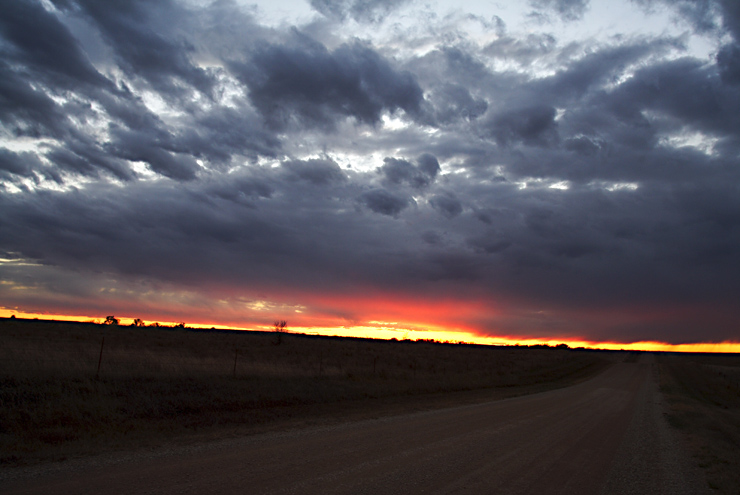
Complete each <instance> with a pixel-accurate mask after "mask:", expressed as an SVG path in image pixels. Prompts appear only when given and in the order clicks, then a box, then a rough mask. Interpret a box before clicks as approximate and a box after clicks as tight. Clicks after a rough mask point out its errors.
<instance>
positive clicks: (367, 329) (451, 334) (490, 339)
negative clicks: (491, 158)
mask: <svg viewBox="0 0 740 495" xmlns="http://www.w3.org/2000/svg"><path fill="white" fill-rule="evenodd" d="M11 316H15V317H16V318H24V319H39V320H54V321H74V322H96V323H102V321H103V320H104V319H105V317H90V316H80V315H76V316H72V315H52V314H43V313H24V312H19V311H11V310H7V309H0V318H10V317H11ZM119 320H120V325H122V326H123V325H131V324H132V323H133V320H134V318H132V317H125V316H124V317H120V318H119ZM155 322H156V323H158V324H159V325H163V326H173V325H176V324H178V323H180V322H179V321H159V320H149V321H145V323H146V324H152V323H155ZM186 326H187V327H189V328H203V329H209V328H218V329H223V330H245V331H250V330H251V331H263V332H264V331H267V332H269V331H272V329H273V327H272V325H262V326H253V327H250V328H244V327H241V326H233V325H232V326H230V325H223V324H215V323H208V322H203V321H201V322H197V323H186ZM288 331H290V332H292V333H302V334H306V335H322V336H328V337H356V338H370V339H383V340H390V339H397V340H405V339H408V340H420V339H423V340H428V339H431V340H435V341H437V342H450V343H470V344H480V345H495V346H498V345H504V346H513V345H521V346H530V345H542V344H544V345H549V346H556V345H559V344H566V345H568V346H569V347H571V348H577V347H583V348H586V349H603V350H615V351H617V350H622V351H650V352H716V353H740V342H717V343H688V344H668V343H665V342H629V343H619V342H589V341H585V340H577V339H575V340H574V339H563V340H557V339H516V338H507V337H495V336H487V335H481V334H477V333H474V332H470V331H465V330H461V329H455V330H446V329H445V328H444V327H429V326H424V325H417V324H402V323H398V322H380V321H371V322H368V324H366V325H357V326H337V327H306V326H293V325H289V326H288Z"/></svg>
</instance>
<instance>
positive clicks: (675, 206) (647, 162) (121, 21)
mask: <svg viewBox="0 0 740 495" xmlns="http://www.w3.org/2000/svg"><path fill="white" fill-rule="evenodd" d="M54 3H55V5H56V10H53V11H51V10H47V9H46V8H45V7H44V6H42V5H41V4H40V3H39V2H35V1H30V0H29V1H20V2H12V3H11V5H10V6H8V8H6V9H5V11H4V15H3V16H2V18H0V36H1V38H0V40H1V41H0V73H1V74H0V121H1V123H2V129H1V130H2V135H3V136H5V138H4V140H5V141H6V142H7V141H12V140H21V139H39V140H40V141H39V144H38V145H37V146H36V148H34V149H24V150H21V149H14V148H12V147H10V146H8V147H5V148H2V149H0V181H2V185H3V192H2V194H1V195H0V239H2V241H0V254H2V256H3V257H5V258H23V259H31V260H35V261H36V262H38V263H41V264H43V265H47V266H55V267H60V268H62V269H68V270H72V271H76V272H77V273H86V272H90V273H105V274H110V276H111V277H114V278H116V277H121V278H127V279H151V280H160V281H163V282H167V283H175V284H182V286H183V287H190V288H193V287H199V286H202V287H205V288H207V289H204V290H228V291H231V292H239V291H249V290H252V288H253V287H262V288H264V289H263V290H265V291H266V292H268V293H270V294H280V292H281V291H293V292H300V291H301V290H311V291H326V292H328V293H336V294H346V293H357V294H362V293H363V291H364V290H366V289H368V288H372V289H374V290H378V291H383V290H389V291H403V292H405V293H407V294H412V295H413V296H414V297H426V298H430V299H434V298H437V297H453V296H454V297H461V298H470V299H475V300H480V301H490V302H491V304H492V305H500V306H501V307H506V305H508V307H510V308H513V309H512V310H511V311H510V312H508V313H507V312H505V311H504V312H503V313H502V314H501V315H500V316H497V317H493V316H491V317H490V318H489V317H485V318H484V317H481V319H480V320H476V318H475V317H473V316H470V315H465V316H461V318H465V319H466V321H464V322H463V321H461V324H463V323H465V324H470V325H474V326H477V327H478V328H480V329H481V331H488V332H492V333H496V332H502V333H507V334H517V333H519V334H522V335H542V336H547V335H549V334H548V332H551V333H553V334H557V335H561V334H562V333H563V332H565V331H570V332H573V333H574V334H577V335H579V336H582V337H586V338H593V339H612V340H620V339H624V340H630V339H637V340H650V339H657V340H666V341H672V342H682V341H692V340H725V339H729V338H737V335H736V332H737V325H738V323H740V310H738V309H737V308H736V306H737V305H736V301H737V300H738V299H739V298H740V282H739V281H740V200H739V199H738V198H740V195H739V194H738V193H739V192H740V191H739V190H738V184H740V169H739V168H738V166H737V157H738V154H739V153H740V140H739V139H740V118H738V115H740V84H738V80H740V76H738V74H740V68H739V67H740V65H739V64H740V62H739V60H740V56H738V53H740V49H738V48H737V47H738V46H739V45H738V44H737V40H738V34H740V28H738V26H740V10H739V9H737V8H736V7H735V3H733V2H730V1H729V0H728V1H724V0H717V1H716V2H707V5H710V4H711V6H712V7H714V12H719V13H721V17H720V18H714V17H707V15H708V14H706V13H705V12H704V11H700V10H697V9H693V10H692V8H693V7H692V8H689V7H691V6H693V5H694V4H690V3H688V2H683V1H675V2H670V1H668V0H665V1H664V3H666V4H668V5H670V6H672V8H675V11H676V13H677V15H681V16H684V18H686V19H690V20H691V23H692V26H695V29H697V30H700V29H702V30H703V31H702V32H708V31H711V30H712V29H713V30H716V31H717V32H722V33H729V34H730V35H731V37H732V39H733V40H734V41H733V42H732V43H729V44H726V45H725V46H724V47H722V48H721V49H720V50H719V51H718V54H717V57H716V59H713V60H697V59H694V58H691V57H689V56H688V55H685V53H684V50H685V47H684V45H683V42H682V40H680V39H672V38H667V37H663V36H655V37H644V38H623V39H615V40H613V42H612V43H610V44H595V43H591V42H585V41H584V42H583V43H582V44H581V45H579V46H572V45H571V46H567V47H565V46H561V45H560V44H559V43H558V40H556V39H555V38H554V37H552V36H551V35H546V34H543V35H530V36H527V37H523V38H517V37H515V36H514V35H509V34H507V33H506V32H505V31H504V30H502V31H501V32H500V33H499V34H500V36H499V37H498V38H497V40H496V41H494V42H492V43H490V44H489V45H487V46H478V45H476V44H474V43H469V42H454V43H453V42H450V43H445V42H443V41H439V42H438V43H437V46H436V47H435V48H434V49H432V50H430V51H427V52H426V53H425V54H423V55H414V56H408V57H406V58H400V57H396V56H394V55H393V52H391V51H390V50H387V49H386V48H384V47H376V46H373V45H371V44H370V43H369V42H364V41H359V40H355V39H343V40H340V41H339V42H338V43H335V44H332V45H331V46H329V44H328V43H327V44H324V43H322V42H320V41H319V40H317V39H314V38H312V37H311V36H310V35H309V34H308V32H309V30H302V29H301V28H300V27H296V28H291V29H285V30H283V29H271V28H266V27H264V26H260V25H259V24H257V23H256V22H255V21H254V20H253V19H252V18H251V17H250V16H249V14H247V13H245V12H243V11H242V10H240V9H239V8H238V7H237V6H236V5H235V4H232V3H229V2H218V3H214V4H212V5H208V6H205V7H192V6H186V4H180V3H176V2H156V3H151V2H144V1H137V0H127V1H124V0H121V1H119V2H115V3H114V4H111V6H107V7H106V8H105V9H102V8H100V5H101V4H100V3H99V2H92V1H91V2H88V1H83V0H79V1H77V0H57V1H55V2H54ZM642 3H643V4H644V5H647V3H646V2H642ZM312 5H313V6H314V8H315V9H316V10H317V11H318V12H321V13H322V14H323V15H325V16H327V17H330V18H331V19H333V21H332V22H337V23H341V22H342V19H345V18H349V17H353V18H357V20H364V21H367V20H370V21H371V22H382V18H383V17H384V16H385V15H387V13H388V12H390V9H391V7H390V5H391V4H389V3H387V2H340V3H337V4H331V5H330V4H329V3H326V2H312ZM532 5H533V7H534V8H539V9H542V11H543V12H545V13H547V12H549V13H552V12H556V13H557V14H558V15H560V16H561V17H563V18H567V19H576V18H579V17H580V16H582V15H583V12H584V11H585V9H587V8H588V3H587V2H583V1H574V2H564V1H557V2H556V1H537V2H532ZM647 6H648V7H649V5H647ZM29 19H33V20H34V21H33V22H29V21H28V20H29ZM235 19H236V20H238V22H235V21H234V20H235ZM709 21H711V23H710V22H709ZM710 24H711V25H710ZM222 25H223V26H231V27H233V28H234V29H231V28H229V29H220V30H219V29H214V27H218V26H222ZM82 26H84V29H85V30H86V31H85V33H86V34H85V35H84V36H83V35H82V31H81V29H82ZM90 33H92V34H90ZM83 38H84V39H83ZM90 39H97V40H101V43H104V46H103V47H98V48H99V51H98V52H96V53H92V51H91V50H92V48H90V44H89V43H90V41H89V40H90ZM245 40H248V41H245ZM407 41H408V43H409V44H411V43H412V42H413V40H410V39H409V40H407ZM101 53H103V54H104V53H108V54H109V56H108V57H107V58H106V57H104V56H101V55H100V54H101ZM667 55H670V56H667ZM497 60H498V61H506V62H507V63H508V64H509V65H508V66H509V67H516V66H517V64H518V66H519V67H521V70H517V69H513V68H512V69H508V70H506V71H495V70H493V69H492V68H491V67H492V66H493V64H492V62H494V61H497ZM533 61H537V63H538V64H539V65H540V66H542V67H546V68H548V69H549V70H547V71H546V75H541V74H540V75H538V74H536V73H533V72H528V71H527V70H526V68H527V66H528V65H531V64H532V63H533ZM370 153H374V155H373V156H376V157H377V158H375V160H376V161H375V162H373V164H372V166H371V167H369V168H367V167H366V166H365V167H360V166H359V161H360V160H361V159H364V160H367V159H368V158H367V157H361V158H358V155H363V154H367V155H369V154H370ZM353 160H357V161H358V162H357V163H353ZM142 168H144V169H145V170H143V169H142ZM50 184H53V185H54V187H48V186H49V185H50ZM0 270H2V274H3V276H4V277H11V278H12V279H13V280H14V281H15V282H16V283H18V284H21V282H22V279H23V274H22V273H20V272H19V271H18V270H19V269H17V268H14V269H13V270H10V269H9V268H7V267H5V268H3V267H2V266H0ZM19 273H20V274H19ZM24 283H25V282H24ZM35 283H36V284H38V285H44V286H45V287H47V288H48V290H50V291H64V282H63V281H59V280H56V279H55V280H54V281H53V282H52V281H48V280H47V281H44V280H37V281H35ZM70 283H71V282H70ZM45 284H46V285H45ZM26 285H28V284H26ZM2 290H6V289H2ZM337 311H338V313H339V312H340V311H339V310H337ZM533 314H537V315H539V316H537V318H533V317H532V315H533ZM596 314H609V315H615V314H619V315H620V316H619V317H618V318H616V317H615V318H613V319H612V320H610V319H609V318H606V319H604V318H602V319H599V318H597V317H596V316H594V315H596ZM543 315H544V316H543Z"/></svg>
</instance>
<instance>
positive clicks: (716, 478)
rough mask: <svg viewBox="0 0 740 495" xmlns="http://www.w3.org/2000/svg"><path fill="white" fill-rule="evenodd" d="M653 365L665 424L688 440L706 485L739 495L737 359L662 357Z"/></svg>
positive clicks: (739, 374) (739, 386) (739, 383)
mask: <svg viewBox="0 0 740 495" xmlns="http://www.w3.org/2000/svg"><path fill="white" fill-rule="evenodd" d="M659 362H660V365H661V366H660V369H661V391H662V392H663V394H664V395H665V397H666V399H667V402H668V406H669V411H670V412H669V415H668V420H669V422H670V423H671V425H673V426H674V427H676V428H678V429H679V430H680V431H681V432H682V433H683V434H684V435H685V437H686V438H687V440H688V441H689V444H690V445H691V446H692V448H693V451H694V457H695V459H696V462H697V464H698V465H699V466H700V467H701V468H703V470H704V473H705V475H706V479H707V483H708V484H709V486H710V487H711V488H712V489H713V490H715V491H716V492H717V493H727V494H733V495H735V494H738V493H740V355H738V354H686V355H675V354H666V355H663V356H661V358H660V361H659Z"/></svg>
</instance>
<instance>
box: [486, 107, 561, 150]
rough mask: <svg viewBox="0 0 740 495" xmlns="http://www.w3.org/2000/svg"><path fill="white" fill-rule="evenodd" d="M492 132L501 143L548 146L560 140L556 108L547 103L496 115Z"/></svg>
mask: <svg viewBox="0 0 740 495" xmlns="http://www.w3.org/2000/svg"><path fill="white" fill-rule="evenodd" d="M489 128H490V133H491V135H492V136H493V137H494V138H495V139H496V141H497V142H498V143H499V144H501V145H504V146H505V145H508V144H510V143H516V142H523V143H525V144H527V145H532V146H548V145H551V144H554V143H556V142H557V141H558V132H557V123H556V122H555V109H554V108H553V107H550V106H547V105H539V106H533V107H526V108H519V109H516V110H511V111H508V112H504V113H502V114H500V115H496V116H495V117H494V118H493V119H492V121H491V122H490V124H489Z"/></svg>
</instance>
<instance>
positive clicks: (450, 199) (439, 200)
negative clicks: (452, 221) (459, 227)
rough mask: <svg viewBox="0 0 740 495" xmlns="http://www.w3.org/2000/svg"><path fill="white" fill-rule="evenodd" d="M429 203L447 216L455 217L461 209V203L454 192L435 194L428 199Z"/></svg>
mask: <svg viewBox="0 0 740 495" xmlns="http://www.w3.org/2000/svg"><path fill="white" fill-rule="evenodd" d="M429 204H430V205H432V207H433V208H434V209H435V210H437V211H438V212H440V213H441V214H442V215H444V216H445V217H447V218H455V217H456V216H458V215H459V214H460V213H462V211H463V206H462V203H460V200H458V199H457V198H456V197H455V195H454V194H451V193H447V194H437V195H436V196H433V197H432V198H430V199H429Z"/></svg>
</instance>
